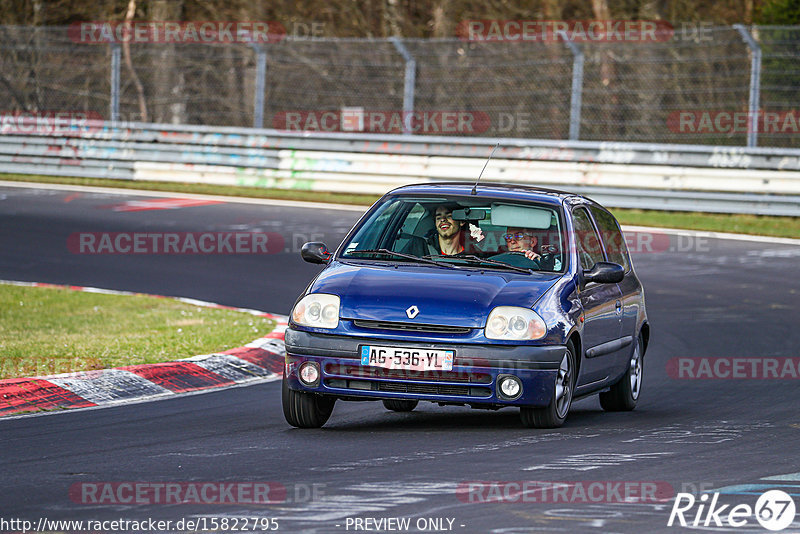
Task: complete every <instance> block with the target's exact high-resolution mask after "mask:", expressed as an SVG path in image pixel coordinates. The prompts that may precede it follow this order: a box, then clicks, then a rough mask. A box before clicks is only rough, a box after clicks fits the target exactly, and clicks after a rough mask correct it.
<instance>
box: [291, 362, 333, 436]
mask: <svg viewBox="0 0 800 534" xmlns="http://www.w3.org/2000/svg"><path fill="white" fill-rule="evenodd" d="M281 400H282V401H283V416H284V417H285V418H286V422H287V423H289V424H290V425H292V426H296V427H297V428H320V427H321V426H322V425H324V424H325V423H326V422H327V421H328V418H330V416H331V412H332V411H333V405H334V404H335V403H336V398H335V397H324V396H322V395H317V394H316V393H307V392H305V391H294V390H293V389H289V386H288V385H287V383H286V375H284V377H283V388H282V392H281Z"/></svg>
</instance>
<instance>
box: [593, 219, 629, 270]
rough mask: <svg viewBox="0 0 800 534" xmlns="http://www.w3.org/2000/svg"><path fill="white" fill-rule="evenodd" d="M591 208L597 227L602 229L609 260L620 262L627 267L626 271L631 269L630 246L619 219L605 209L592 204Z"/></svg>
mask: <svg viewBox="0 0 800 534" xmlns="http://www.w3.org/2000/svg"><path fill="white" fill-rule="evenodd" d="M591 210H592V215H594V220H595V222H597V227H598V228H599V229H600V237H601V238H602V239H603V245H604V246H605V249H606V254H607V255H608V261H613V262H614V263H618V264H619V265H622V266H623V267H625V271H628V269H630V261H628V248H627V247H626V246H625V238H624V237H623V236H622V231H621V230H620V229H619V224H617V220H616V219H615V218H614V216H613V215H611V214H610V213H608V212H607V211H606V210H604V209H600V208H597V207H595V206H592V207H591Z"/></svg>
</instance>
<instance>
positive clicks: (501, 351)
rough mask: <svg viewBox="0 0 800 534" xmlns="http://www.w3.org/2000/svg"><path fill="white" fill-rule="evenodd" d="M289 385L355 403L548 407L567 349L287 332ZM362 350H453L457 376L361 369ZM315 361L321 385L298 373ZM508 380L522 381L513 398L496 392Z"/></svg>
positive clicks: (432, 372) (552, 346)
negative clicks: (389, 401)
mask: <svg viewBox="0 0 800 534" xmlns="http://www.w3.org/2000/svg"><path fill="white" fill-rule="evenodd" d="M285 339H286V365H285V371H286V376H285V380H286V381H287V385H288V387H289V388H290V389H293V390H297V391H308V392H315V393H319V394H325V395H334V396H337V397H341V398H345V399H350V400H369V399H373V400H378V399H413V400H427V401H432V402H442V403H457V404H469V405H481V406H483V407H493V406H494V407H502V406H547V405H548V404H549V403H550V401H551V400H552V397H553V393H554V389H555V388H554V384H555V379H556V376H557V373H558V367H559V364H560V362H561V359H562V357H563V356H564V353H565V351H566V347H565V346H563V345H545V346H533V345H508V344H497V345H493V344H491V343H488V342H483V343H463V342H462V343H458V342H452V340H437V341H435V342H432V341H421V340H420V341H407V340H399V339H397V338H396V337H392V338H391V339H383V338H375V337H368V336H364V337H361V336H352V335H347V336H342V335H329V334H320V333H314V332H306V331H302V330H296V329H293V328H289V329H287V330H286V334H285ZM362 345H384V346H392V347H408V348H414V349H439V350H441V349H446V350H453V351H454V352H455V357H454V361H453V370H452V371H426V372H421V371H400V370H388V369H383V368H379V367H371V366H366V365H361V358H360V347H361V346H362ZM306 361H311V362H316V363H317V364H318V365H319V368H320V371H321V373H320V375H321V376H320V380H319V381H318V382H317V383H316V384H315V385H313V386H307V385H305V384H303V383H302V382H301V381H300V380H299V379H298V377H297V369H298V368H299V366H300V365H301V364H302V363H304V362H306ZM503 375H514V376H516V377H517V378H519V379H520V380H521V381H522V385H523V388H522V393H521V394H520V395H519V396H518V397H516V398H513V399H509V398H505V397H503V396H502V395H501V394H499V392H498V390H497V381H498V379H499V378H501V377H502V376H503Z"/></svg>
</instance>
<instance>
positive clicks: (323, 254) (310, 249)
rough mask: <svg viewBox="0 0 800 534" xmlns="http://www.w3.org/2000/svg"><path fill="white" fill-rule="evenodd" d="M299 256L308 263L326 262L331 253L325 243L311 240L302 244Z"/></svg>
mask: <svg viewBox="0 0 800 534" xmlns="http://www.w3.org/2000/svg"><path fill="white" fill-rule="evenodd" d="M300 256H301V257H302V258H303V259H304V260H306V261H307V262H308V263H328V260H329V259H330V258H331V253H330V251H328V246H327V245H326V244H325V243H319V242H316V241H314V242H311V243H306V244H305V245H303V248H301V249H300Z"/></svg>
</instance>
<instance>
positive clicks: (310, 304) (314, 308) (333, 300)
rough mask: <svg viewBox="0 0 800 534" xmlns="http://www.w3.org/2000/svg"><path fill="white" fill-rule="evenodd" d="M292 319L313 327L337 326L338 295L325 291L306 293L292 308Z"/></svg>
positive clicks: (297, 322)
mask: <svg viewBox="0 0 800 534" xmlns="http://www.w3.org/2000/svg"><path fill="white" fill-rule="evenodd" d="M292 321H294V322H295V323H296V324H299V325H302V326H312V327H314V328H336V327H337V326H339V297H338V296H337V295H328V294H326V293H312V294H310V295H306V296H305V297H303V298H302V299H301V300H300V302H298V303H297V305H296V306H295V307H294V309H293V310H292Z"/></svg>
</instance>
